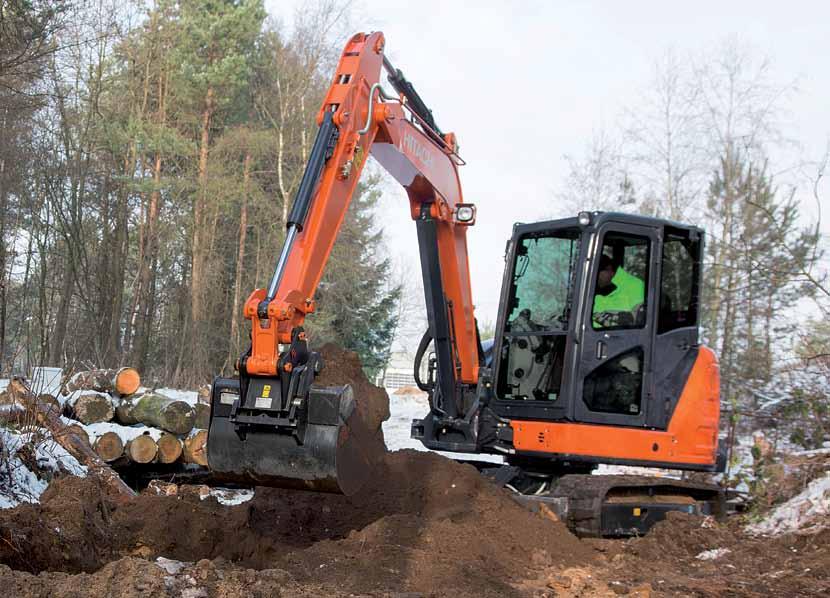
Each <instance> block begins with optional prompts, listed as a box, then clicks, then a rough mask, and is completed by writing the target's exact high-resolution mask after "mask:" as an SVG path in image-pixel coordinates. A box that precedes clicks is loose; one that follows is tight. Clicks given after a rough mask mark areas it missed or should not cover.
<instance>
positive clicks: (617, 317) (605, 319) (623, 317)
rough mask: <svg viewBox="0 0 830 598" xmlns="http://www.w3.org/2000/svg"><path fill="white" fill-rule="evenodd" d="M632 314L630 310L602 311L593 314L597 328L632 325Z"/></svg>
mask: <svg viewBox="0 0 830 598" xmlns="http://www.w3.org/2000/svg"><path fill="white" fill-rule="evenodd" d="M634 321H635V320H634V314H633V313H631V312H630V311H602V312H599V313H596V314H594V322H596V324H597V327H598V328H621V327H630V326H634Z"/></svg>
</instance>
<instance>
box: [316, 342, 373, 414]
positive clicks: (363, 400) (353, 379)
mask: <svg viewBox="0 0 830 598" xmlns="http://www.w3.org/2000/svg"><path fill="white" fill-rule="evenodd" d="M318 351H319V353H320V356H321V357H322V358H323V369H322V370H321V371H320V374H319V375H318V376H317V378H316V379H315V384H317V385H320V386H342V385H344V384H350V385H351V387H352V390H353V391H354V396H355V401H356V402H357V409H358V411H359V412H360V414H361V416H362V417H363V420H364V421H365V422H366V425H367V427H368V428H369V429H370V430H378V429H380V425H381V424H382V423H383V422H385V421H386V420H387V419H389V395H387V394H386V391H385V390H384V389H382V388H378V387H377V386H375V385H374V384H372V383H371V382H369V380H368V379H367V378H366V375H365V374H364V373H363V368H362V366H361V364H360V357H358V355H357V353H355V352H353V351H347V350H346V349H343V348H341V347H339V346H337V345H335V344H332V343H327V344H325V345H323V346H322V347H320V349H319V350H318Z"/></svg>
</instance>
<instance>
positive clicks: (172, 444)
mask: <svg viewBox="0 0 830 598" xmlns="http://www.w3.org/2000/svg"><path fill="white" fill-rule="evenodd" d="M156 444H157V445H158V455H157V456H156V461H158V462H159V463H165V464H167V463H175V462H176V461H178V459H179V457H181V456H182V450H183V449H182V441H181V440H179V439H178V438H176V437H175V436H173V435H172V434H167V433H164V434H162V435H161V438H159V439H158V442H156Z"/></svg>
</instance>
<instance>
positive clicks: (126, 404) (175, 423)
mask: <svg viewBox="0 0 830 598" xmlns="http://www.w3.org/2000/svg"><path fill="white" fill-rule="evenodd" d="M116 415H117V416H118V421H120V422H121V423H122V424H127V425H132V424H144V425H147V426H153V427H156V428H161V429H162V430H164V431H166V432H170V433H171V434H187V433H188V432H190V430H192V429H193V422H194V420H195V419H196V414H195V413H194V411H193V407H191V406H190V404H188V403H186V402H184V401H177V400H175V399H171V398H169V397H165V396H164V395H159V394H155V393H147V394H143V395H141V396H139V397H130V398H129V399H124V400H123V401H121V404H120V405H119V406H118V409H117V411H116Z"/></svg>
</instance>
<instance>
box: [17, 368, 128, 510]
mask: <svg viewBox="0 0 830 598" xmlns="http://www.w3.org/2000/svg"><path fill="white" fill-rule="evenodd" d="M9 389H10V392H12V393H14V396H15V399H16V400H18V401H20V402H21V404H23V405H24V406H25V407H26V408H27V409H29V410H30V411H31V412H32V413H33V414H34V415H35V417H36V418H37V420H38V421H39V422H40V423H41V424H42V425H43V426H44V427H45V428H48V429H49V431H50V432H52V436H53V437H54V439H55V441H56V442H57V443H58V444H60V445H61V446H62V447H63V448H65V449H66V450H67V452H69V454H71V455H72V456H73V457H75V458H76V459H77V460H78V461H79V462H80V463H81V465H85V466H86V467H87V468H88V469H89V471H90V473H91V474H93V475H96V476H97V477H99V478H100V479H101V481H102V482H103V483H104V484H105V485H106V486H107V488H109V489H110V490H111V491H112V492H113V493H115V494H116V495H117V496H120V497H122V498H125V499H126V498H131V497H133V496H135V492H133V491H132V489H131V488H130V487H129V486H127V484H125V483H124V482H123V480H122V479H121V478H120V477H118V474H116V473H115V472H114V471H113V470H112V469H111V468H110V467H109V465H107V464H106V463H105V462H104V460H103V459H101V457H99V456H98V453H96V452H95V451H94V450H93V449H92V447H91V446H90V445H89V439H88V438H87V436H86V432H84V433H83V436H81V435H80V434H77V433H75V432H73V431H72V430H70V429H68V426H66V425H65V424H64V423H63V422H62V421H61V419H60V416H59V415H58V414H56V413H52V412H51V410H50V408H49V405H48V404H43V403H41V402H40V401H39V400H38V399H37V397H35V396H34V395H33V394H32V393H31V392H30V391H29V389H28V388H26V386H25V385H24V384H23V383H22V382H21V381H20V380H17V379H15V380H12V381H11V383H10V384H9Z"/></svg>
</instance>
